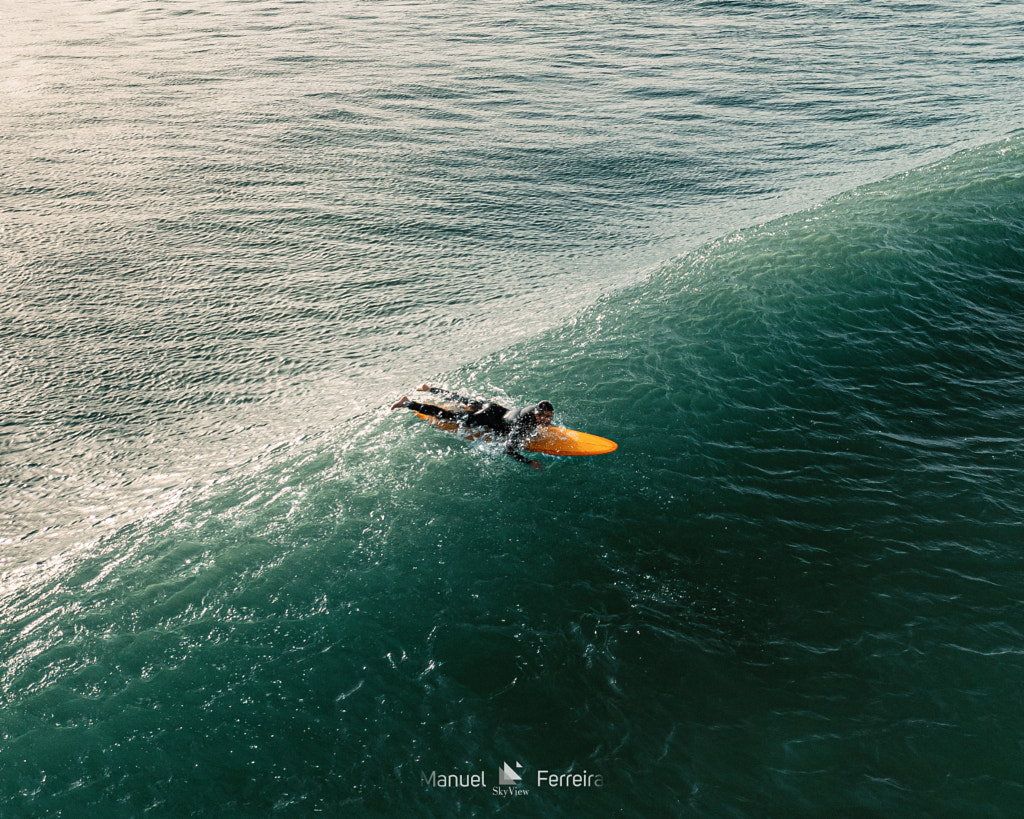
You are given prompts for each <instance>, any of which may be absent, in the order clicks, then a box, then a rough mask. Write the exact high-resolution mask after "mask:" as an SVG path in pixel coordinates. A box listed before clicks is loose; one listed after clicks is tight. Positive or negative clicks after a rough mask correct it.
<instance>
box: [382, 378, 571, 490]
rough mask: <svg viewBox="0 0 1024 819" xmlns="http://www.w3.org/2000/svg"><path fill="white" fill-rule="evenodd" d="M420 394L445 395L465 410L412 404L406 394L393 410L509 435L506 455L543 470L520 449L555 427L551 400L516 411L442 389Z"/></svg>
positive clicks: (424, 388) (422, 389) (426, 387)
mask: <svg viewBox="0 0 1024 819" xmlns="http://www.w3.org/2000/svg"><path fill="white" fill-rule="evenodd" d="M417 391H419V392H429V393H433V394H434V395H441V396H443V397H445V398H448V399H450V400H452V401H455V402H457V403H458V404H461V405H462V409H457V410H451V409H445V408H444V407H438V406H436V405H434V404H421V403H420V402H419V401H412V400H410V398H409V397H408V396H407V395H403V396H402V397H401V398H399V399H398V400H397V401H396V402H395V403H394V404H392V405H391V409H393V410H396V409H411V410H412V411H413V412H418V413H421V414H423V415H429V416H431V417H433V418H439V419H440V420H442V421H449V422H451V423H455V424H459V425H460V426H464V427H468V428H471V429H489V430H493V431H494V432H497V433H499V434H500V435H507V436H508V440H507V441H506V443H505V454H506V455H508V456H510V457H512V458H515V459H516V460H517V461H520V462H521V463H524V464H527V465H528V466H530V467H532V468H533V469H537V470H540V469H543V468H544V467H543V466H542V465H541V463H540V461H532V460H530V459H528V458H524V457H523V456H522V455H521V454H520V453H519V452H518V450H519V449H520V447H522V446H523V444H524V443H526V441H527V440H528V439H529V438H530V436H532V435H533V433H534V432H536V431H537V430H538V429H540V428H542V427H547V426H550V425H551V422H552V421H553V420H554V417H555V408H554V407H553V406H552V405H551V402H550V401H541V402H540V403H539V404H534V405H533V406H532V407H525V408H522V409H520V408H515V407H514V408H512V409H509V408H507V407H503V406H501V404H496V403H494V402H493V401H488V402H483V401H478V400H476V399H475V398H466V397H464V396H461V395H458V394H456V393H454V392H451V391H450V390H446V389H443V388H442V387H431V386H430V385H429V384H423V385H421V386H420V387H417Z"/></svg>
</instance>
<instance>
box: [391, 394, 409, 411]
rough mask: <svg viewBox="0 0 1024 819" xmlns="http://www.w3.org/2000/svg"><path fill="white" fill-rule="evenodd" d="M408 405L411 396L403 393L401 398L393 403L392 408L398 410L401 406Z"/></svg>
mask: <svg viewBox="0 0 1024 819" xmlns="http://www.w3.org/2000/svg"><path fill="white" fill-rule="evenodd" d="M407 406H409V396H407V395H403V396H402V397H401V398H399V399H398V400H397V401H395V403H394V404H392V405H391V409H393V410H396V409H400V408H401V407H407Z"/></svg>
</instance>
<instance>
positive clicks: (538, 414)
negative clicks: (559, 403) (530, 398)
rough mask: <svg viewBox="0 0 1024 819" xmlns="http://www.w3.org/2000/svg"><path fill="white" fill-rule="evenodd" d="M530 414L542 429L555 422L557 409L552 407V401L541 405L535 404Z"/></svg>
mask: <svg viewBox="0 0 1024 819" xmlns="http://www.w3.org/2000/svg"><path fill="white" fill-rule="evenodd" d="M530 414H531V415H532V416H533V418H534V420H535V421H536V422H537V425H538V426H542V427H547V426H550V425H551V422H552V421H554V420H555V408H554V407H553V406H551V402H550V401H541V402H540V403H539V404H534V405H533V406H532V407H530Z"/></svg>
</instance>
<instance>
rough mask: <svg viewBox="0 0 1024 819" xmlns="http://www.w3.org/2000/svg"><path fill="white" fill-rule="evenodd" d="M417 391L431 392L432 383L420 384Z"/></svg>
mask: <svg viewBox="0 0 1024 819" xmlns="http://www.w3.org/2000/svg"><path fill="white" fill-rule="evenodd" d="M416 392H430V385H429V384H420V385H419V386H418V387H417V388H416Z"/></svg>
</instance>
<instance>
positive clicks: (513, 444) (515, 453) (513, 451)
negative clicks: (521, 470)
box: [505, 436, 544, 472]
mask: <svg viewBox="0 0 1024 819" xmlns="http://www.w3.org/2000/svg"><path fill="white" fill-rule="evenodd" d="M518 443H519V442H518V441H517V440H516V438H515V437H514V436H513V437H512V438H511V439H510V440H509V442H508V443H507V444H505V454H506V455H508V456H509V457H510V458H515V459H516V460H517V461H519V463H521V464H526V465H527V466H529V467H531V468H532V469H536V470H537V471H538V472H539V471H540V470H542V469H543V468H544V466H543V465H542V464H541V462H540V461H531V460H530V459H529V458H527V457H525V456H524V455H523V454H522V453H521V452H520V451H519V450H518V449H517V446H518Z"/></svg>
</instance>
